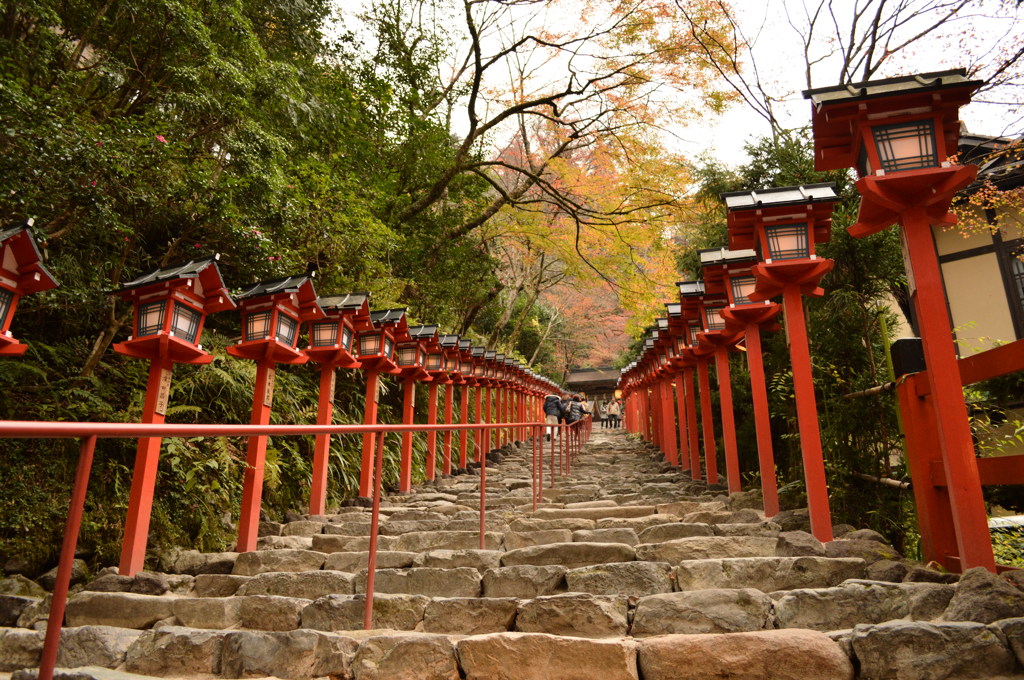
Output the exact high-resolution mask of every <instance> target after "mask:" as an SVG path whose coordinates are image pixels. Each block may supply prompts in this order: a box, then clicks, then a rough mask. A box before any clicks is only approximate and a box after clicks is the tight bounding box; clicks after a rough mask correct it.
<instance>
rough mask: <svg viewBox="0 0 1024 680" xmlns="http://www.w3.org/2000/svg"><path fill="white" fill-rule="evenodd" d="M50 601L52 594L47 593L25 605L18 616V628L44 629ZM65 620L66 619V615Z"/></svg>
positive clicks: (48, 615) (48, 616)
mask: <svg viewBox="0 0 1024 680" xmlns="http://www.w3.org/2000/svg"><path fill="white" fill-rule="evenodd" d="M52 601H53V595H51V594H50V593H47V594H46V597H44V598H43V599H41V600H33V601H32V604H30V605H28V606H27V607H25V608H24V609H23V610H22V611H21V614H20V615H19V616H18V623H17V626H18V628H35V629H37V630H46V625H47V621H48V620H49V618H50V604H51V602H52ZM65 620H67V619H66V616H65ZM65 625H67V624H65Z"/></svg>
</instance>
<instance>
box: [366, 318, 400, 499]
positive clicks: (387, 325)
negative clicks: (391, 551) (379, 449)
mask: <svg viewBox="0 0 1024 680" xmlns="http://www.w3.org/2000/svg"><path fill="white" fill-rule="evenodd" d="M407 329H408V326H407V323H406V320H405V310H404V309H379V310H373V311H371V312H370V318H369V319H368V320H367V321H365V322H364V323H363V324H362V325H361V326H359V327H357V328H356V332H357V336H356V340H357V343H358V344H357V346H356V348H357V351H358V357H357V358H358V359H359V363H360V364H362V367H363V371H364V372H365V373H366V400H365V402H364V405H363V424H364V425H376V424H377V407H378V405H379V403H380V376H381V374H382V373H384V374H387V375H397V374H399V373H400V369H399V368H398V366H397V365H396V364H395V361H394V352H395V338H396V336H397V337H405V334H406V331H407ZM376 441H377V435H376V434H375V433H373V432H367V433H366V434H364V435H363V451H362V458H361V459H360V470H359V496H360V498H370V493H371V492H370V489H371V486H372V485H373V466H374V450H375V449H374V445H375V444H376Z"/></svg>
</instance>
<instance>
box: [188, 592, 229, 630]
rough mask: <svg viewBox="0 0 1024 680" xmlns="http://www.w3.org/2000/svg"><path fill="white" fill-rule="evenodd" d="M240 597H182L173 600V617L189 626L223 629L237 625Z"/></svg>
mask: <svg viewBox="0 0 1024 680" xmlns="http://www.w3.org/2000/svg"><path fill="white" fill-rule="evenodd" d="M240 605H241V601H240V598H237V597H182V598H179V599H177V600H174V607H173V611H174V617H175V618H176V619H178V623H179V624H181V625H182V626H188V627H189V628H208V629H211V630H223V629H225V628H234V627H236V626H238V625H239V621H240V617H239V614H238V610H239V606H240Z"/></svg>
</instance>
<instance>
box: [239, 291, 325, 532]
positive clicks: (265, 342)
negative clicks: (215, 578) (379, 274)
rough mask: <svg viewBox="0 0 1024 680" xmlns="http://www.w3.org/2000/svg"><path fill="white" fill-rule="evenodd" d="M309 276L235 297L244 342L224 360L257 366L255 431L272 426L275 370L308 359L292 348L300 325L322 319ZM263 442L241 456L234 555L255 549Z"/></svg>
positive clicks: (255, 441) (260, 438)
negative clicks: (257, 427)
mask: <svg viewBox="0 0 1024 680" xmlns="http://www.w3.org/2000/svg"><path fill="white" fill-rule="evenodd" d="M312 276H313V275H312V274H303V275H301V276H290V277H287V278H284V279H275V280H273V281H263V282H260V283H256V284H253V285H252V286H249V287H248V288H247V289H246V290H244V291H242V293H240V294H239V295H238V302H239V305H240V306H241V312H242V339H241V340H240V341H239V342H238V344H236V345H233V346H231V347H228V348H227V351H228V354H230V355H231V356H234V357H238V358H241V359H252V360H253V361H255V362H256V386H255V390H254V392H253V400H252V417H251V418H250V421H249V422H251V423H252V424H253V425H267V424H268V423H270V411H271V406H272V405H273V401H274V377H275V375H276V372H277V364H304V363H306V362H307V361H309V357H308V356H306V354H304V353H303V352H302V351H300V350H298V349H297V348H296V347H295V344H296V342H297V341H298V339H299V325H300V324H301V323H302V322H304V321H313V320H316V319H322V318H324V312H323V310H322V309H320V306H319V305H318V304H317V297H316V291H314V290H313V280H312ZM266 456H267V436H266V435H256V436H253V437H249V444H248V447H247V449H246V454H245V463H246V466H245V479H244V481H243V485H242V508H241V510H240V513H239V518H238V545H237V547H236V550H237V551H238V552H248V551H250V550H255V549H256V539H257V538H258V536H259V522H260V504H261V502H262V500H263V468H264V463H265V461H266Z"/></svg>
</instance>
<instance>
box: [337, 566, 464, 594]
mask: <svg viewBox="0 0 1024 680" xmlns="http://www.w3.org/2000/svg"><path fill="white" fill-rule="evenodd" d="M480 580H481V579H480V572H478V571H477V570H476V569H473V568H471V567H456V568H454V569H438V568H434V567H413V568H411V569H378V570H377V572H376V576H375V590H376V592H378V593H410V594H419V595H426V596H427V597H478V596H479V595H480V588H481V586H480ZM355 591H356V592H357V593H363V592H366V575H365V574H364V573H360V574H359V575H358V577H357V579H356V583H355Z"/></svg>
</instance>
